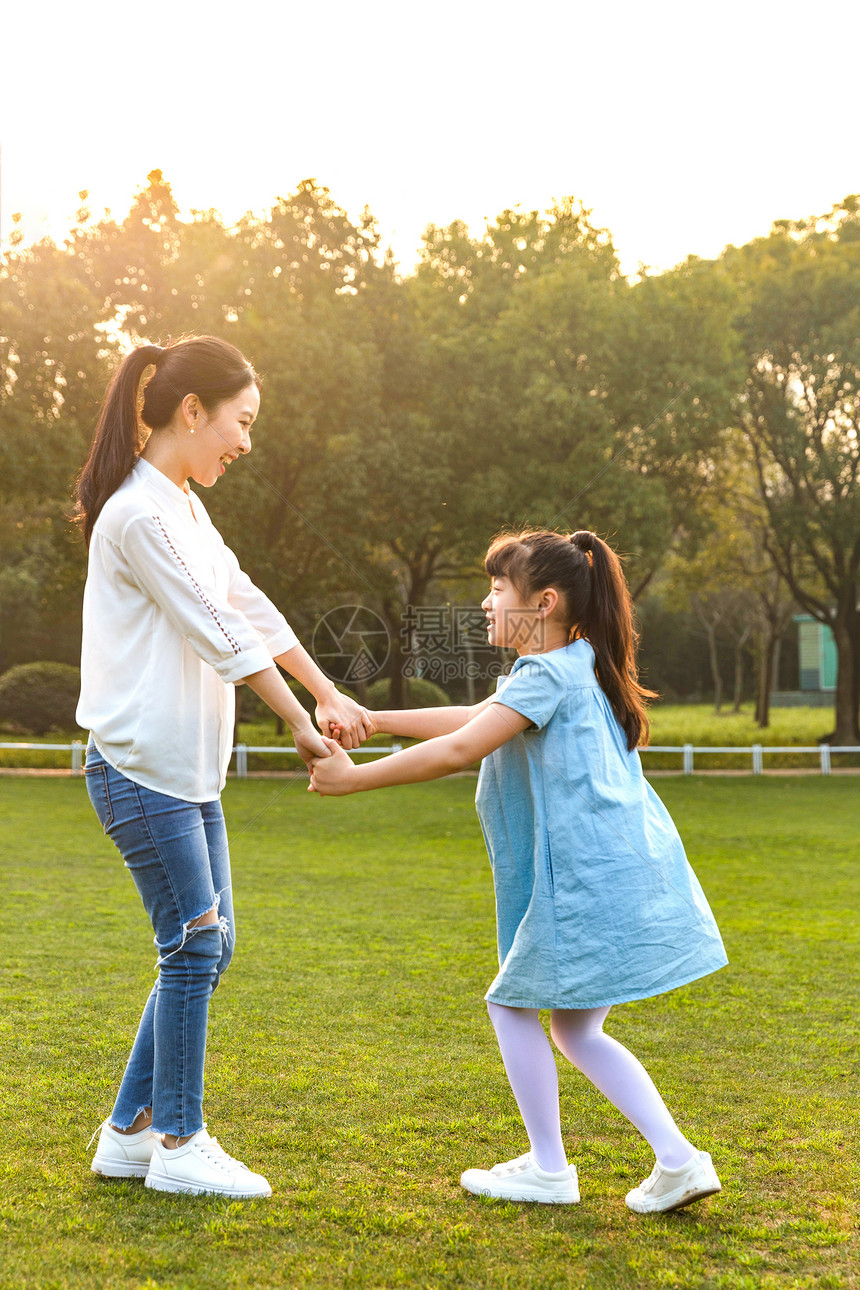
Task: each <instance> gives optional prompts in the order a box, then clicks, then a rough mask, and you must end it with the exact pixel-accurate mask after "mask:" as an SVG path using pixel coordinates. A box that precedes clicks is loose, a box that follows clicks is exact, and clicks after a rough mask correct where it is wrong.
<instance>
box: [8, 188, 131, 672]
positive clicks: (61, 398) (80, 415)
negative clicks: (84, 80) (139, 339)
mask: <svg viewBox="0 0 860 1290" xmlns="http://www.w3.org/2000/svg"><path fill="white" fill-rule="evenodd" d="M80 196H81V201H82V203H85V201H86V196H87V195H86V193H83V192H82V193H81V194H80ZM88 219H89V212H88V211H87V210H86V207H85V205H82V208H81V210H80V211H79V213H78V223H77V224H76V226H75V228H74V229H73V230H72V232H71V234H70V237H69V240H68V241H67V242H66V243H65V244H64V245H56V244H55V243H54V242H52V241H50V240H49V239H44V240H43V241H41V242H38V243H36V244H35V245H34V246H30V247H25V246H23V245H22V244H21V241H20V238H16V237H15V236H14V235H13V237H12V239H11V241H12V246H11V249H10V251H9V252H8V253H7V254H6V256H5V257H4V260H3V263H2V266H0V327H2V330H1V331H0V416H2V434H0V478H2V480H3V488H2V500H0V570H2V572H0V667H8V666H10V665H11V664H13V663H22V662H27V661H29V660H30V659H34V658H46V657H49V658H61V659H65V660H67V661H69V662H71V661H72V660H74V659H76V657H77V656H78V654H79V643H80V605H81V595H82V591H83V581H84V574H85V565H86V559H85V554H84V550H83V545H82V544H81V543H80V542H79V541H78V539H77V535H76V533H75V532H74V530H73V529H72V528H71V525H70V524H69V519H68V517H69V513H70V510H71V494H72V488H73V484H74V480H75V477H76V475H77V473H78V471H79V469H80V467H81V465H82V463H83V461H84V458H85V456H86V451H87V446H88V444H89V440H90V437H91V435H92V430H93V426H94V424H95V418H96V415H97V410H98V404H99V401H100V399H101V395H102V391H103V390H104V387H105V384H106V382H107V379H108V374H109V370H110V362H111V358H112V354H113V351H114V346H113V344H112V342H111V341H110V340H109V339H108V338H107V337H106V336H105V334H104V332H103V331H102V330H101V329H100V328H101V325H102V324H104V322H105V320H106V318H105V312H104V300H103V297H102V295H101V293H100V291H99V290H98V289H97V288H96V287H95V286H94V284H93V283H92V281H91V280H90V279H89V277H88V274H87V272H86V269H85V266H84V265H83V264H82V263H81V262H80V261H79V260H78V258H77V256H76V253H75V244H76V239H77V237H78V235H79V233H80V230H81V229H82V228H83V227H84V226H85V225H86V222H87V221H88Z"/></svg>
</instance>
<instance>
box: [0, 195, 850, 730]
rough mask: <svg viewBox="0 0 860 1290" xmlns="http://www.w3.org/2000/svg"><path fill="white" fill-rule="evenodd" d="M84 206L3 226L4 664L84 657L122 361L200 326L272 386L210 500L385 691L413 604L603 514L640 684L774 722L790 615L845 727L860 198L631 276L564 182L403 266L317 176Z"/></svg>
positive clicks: (267, 573)
mask: <svg viewBox="0 0 860 1290" xmlns="http://www.w3.org/2000/svg"><path fill="white" fill-rule="evenodd" d="M86 199H87V195H86V193H82V194H81V203H82V204H81V209H80V211H79V212H78V217H77V222H76V223H75V225H74V227H73V228H71V229H70V231H69V234H68V237H67V239H66V240H65V241H64V242H63V244H61V245H57V244H55V243H53V242H52V241H49V240H45V241H42V242H40V243H38V244H36V245H31V246H26V245H24V244H23V242H22V240H21V239H20V238H19V237H18V236H17V235H16V234H15V233H14V232H13V234H12V237H11V239H10V245H9V248H8V250H7V252H6V254H5V255H4V257H3V260H2V265H1V266H0V395H2V434H0V672H2V671H5V670H7V669H9V668H11V667H13V666H14V665H17V664H22V663H29V662H33V661H37V660H52V661H57V662H64V663H69V664H75V663H76V662H77V661H78V651H79V643H80V602H81V594H82V589H83V582H84V577H85V565H86V561H85V552H84V550H83V546H82V544H81V542H80V540H79V538H78V536H77V534H76V532H75V531H74V528H73V526H72V525H71V524H70V523H69V518H68V517H69V513H70V509H71V495H72V489H73V485H74V480H75V476H76V474H77V472H78V470H79V469H80V467H81V465H82V463H83V460H84V458H85V456H86V453H87V450H88V444H89V440H90V437H91V434H92V430H93V426H94V423H95V418H96V414H97V409H98V405H99V402H100V399H101V396H102V393H103V390H104V388H105V386H106V384H107V381H108V379H109V376H110V374H111V371H112V369H113V367H114V366H115V364H116V362H117V360H118V358H119V357H120V356H121V354H122V353H123V352H125V351H126V350H127V348H128V347H129V346H130V345H132V344H136V343H140V342H142V341H147V342H158V343H161V344H164V343H165V342H166V341H167V340H168V339H169V338H170V337H176V336H179V335H183V334H188V333H204V332H210V333H215V334H217V335H220V336H224V337H226V338H228V339H229V340H231V341H232V342H233V343H235V344H236V345H238V346H239V347H240V348H241V349H242V350H243V352H244V353H245V354H246V355H247V356H248V358H249V359H250V360H251V361H252V362H253V363H254V365H255V367H256V368H257V370H258V371H259V372H260V373H261V375H262V377H263V402H262V409H261V414H260V417H259V419H258V423H257V426H256V427H255V435H254V452H253V454H252V456H251V457H250V458H249V459H248V460H247V461H246V462H245V463H243V466H242V467H241V468H239V469H236V470H235V471H233V472H230V474H229V475H228V476H227V477H225V478H224V480H223V481H222V482H221V483H220V484H219V486H218V488H217V489H215V490H213V491H211V492H209V493H207V494H206V499H205V500H206V505H207V507H208V508H209V509H210V512H211V513H212V515H213V518H214V520H215V522H216V524H217V525H218V526H219V527H220V529H221V530H222V532H223V534H224V536H225V539H226V540H227V542H228V543H229V544H230V545H231V546H232V547H233V548H234V549H235V550H236V552H237V554H238V556H239V558H240V560H241V562H242V564H243V566H244V567H245V568H246V569H247V571H248V572H249V573H250V575H251V576H252V577H253V578H254V579H255V581H257V582H258V583H259V585H260V586H261V587H263V589H264V590H265V591H266V592H267V593H268V594H269V595H270V596H271V597H272V599H273V600H274V601H275V602H276V603H277V604H278V605H279V606H280V607H281V608H282V609H283V610H284V612H285V613H286V614H287V617H288V618H289V620H290V621H291V622H292V623H293V625H294V626H295V627H296V628H297V630H298V631H299V632H300V634H301V635H302V637H303V638H304V639H306V640H309V639H310V636H311V634H312V631H313V628H314V625H315V623H316V622H317V621H318V620H319V618H320V616H321V615H322V614H324V613H325V612H326V611H327V610H328V609H330V608H332V607H334V606H337V605H341V604H344V603H349V604H361V605H366V606H368V607H370V608H372V609H374V610H375V612H376V613H378V614H379V615H380V617H381V618H382V619H383V620H384V621H385V622H386V624H387V626H388V630H389V634H390V637H391V640H392V651H391V657H390V661H389V671H390V674H391V677H392V687H391V701H392V702H395V703H398V702H407V701H408V693H407V691H408V686H405V685H404V683H403V681H402V679H401V677H402V673H403V672H404V671H405V672H406V674H407V675H409V674H410V673H412V674H413V675H418V676H420V675H421V671H422V669H421V658H420V647H419V646H418V645H417V644H416V642H415V641H413V640H410V638H409V636H408V633H407V634H405V635H404V633H403V632H402V630H401V628H402V623H403V621H404V614H405V611H406V608H407V606H430V605H450V604H477V603H478V602H479V601H480V598H481V595H482V594H483V581H482V578H481V558H482V555H483V552H484V550H485V549H486V545H487V542H488V539H489V538H490V537H491V536H492V535H493V534H494V533H495V532H497V531H498V530H499V529H500V528H502V527H505V526H510V525H515V526H519V525H523V524H536V525H549V526H552V527H558V528H561V529H566V530H572V529H576V528H591V529H594V530H596V531H597V532H598V533H600V534H601V535H602V536H604V537H606V538H607V539H608V540H609V541H610V542H611V543H612V544H613V545H615V547H616V548H617V549H618V550H619V551H620V552H622V553H623V554H624V555H625V557H626V568H627V572H628V577H629V580H630V583H631V587H632V589H633V592H634V595H635V598H636V603H637V609H638V612H639V617H640V623H641V626H642V630H643V638H644V639H643V654H642V659H643V665H644V668H645V673H646V680H647V683H648V684H649V685H650V686H652V687H653V688H655V689H657V690H658V691H660V692H661V694H663V695H665V696H666V697H667V698H671V699H688V700H701V699H702V698H706V697H712V696H713V697H715V698H716V700H717V703H718V705H719V704H721V703H726V704H728V705H730V706H736V705H737V704H739V703H740V702H741V700H742V699H743V698H745V697H750V696H752V695H755V697H756V700H757V715H758V716H759V719H760V720H761V721H762V722H765V723H766V721H767V719H768V714H767V695H768V694H769V692H770V689H771V687H772V686H775V688H789V689H791V688H796V685H797V679H796V658H793V657H792V650H793V648H794V642H793V632H792V630H791V618H792V613H793V612H797V611H798V610H802V611H803V612H806V613H810V614H812V615H813V617H817V618H818V619H819V621H821V622H826V623H828V625H829V626H830V627H831V628H832V630H833V631H834V635H835V638H836V643H837V650H838V656H839V679H838V685H837V694H836V729H835V731H834V736H835V737H837V738H838V739H839V740H841V741H842V742H851V741H853V740H854V739H855V738H857V736H858V730H857V709H858V678H860V617H858V613H857V600H858V578H860V491H858V468H860V450H858V401H857V400H858V380H860V214H858V201H857V199H856V198H846V200H845V201H844V202H843V203H841V204H840V205H839V206H838V207H836V208H834V210H832V211H830V212H828V213H827V214H826V215H825V216H822V217H812V218H810V219H809V220H806V221H800V222H787V221H782V222H780V223H778V224H776V225H774V227H773V228H772V230H771V232H770V234H769V235H768V236H766V237H762V238H759V239H756V240H755V241H753V242H751V243H749V244H748V245H746V246H743V247H739V248H737V247H728V248H727V249H726V250H725V252H724V253H723V254H722V255H721V256H720V257H719V259H717V260H713V261H703V260H698V259H690V260H688V261H687V262H685V263H684V264H681V265H679V266H678V267H677V268H675V269H673V270H671V271H670V272H666V273H661V274H657V275H648V274H643V275H641V276H640V277H638V278H635V279H632V280H631V279H628V278H626V277H624V276H623V275H622V274H621V273H620V271H619V267H618V261H617V258H616V255H615V252H614V249H613V245H612V239H611V236H610V234H609V233H608V232H607V231H606V230H604V229H599V228H596V227H594V226H593V224H592V223H591V220H590V213H589V212H588V211H587V210H586V209H585V208H584V207H583V206H582V205H581V203H579V202H577V201H576V200H574V199H573V198H567V199H564V200H562V201H560V202H558V203H557V204H556V205H555V206H554V207H553V208H552V209H550V210H548V211H544V212H537V211H532V212H525V211H522V210H520V209H516V210H507V211H503V212H502V213H501V214H500V215H499V216H498V217H497V219H496V220H495V221H494V222H490V223H488V225H487V227H486V230H485V232H484V234H483V235H482V236H481V237H476V236H473V235H472V234H470V232H469V229H468V228H467V226H466V225H464V224H462V223H460V222H455V223H453V224H451V225H450V226H449V227H447V228H438V227H434V226H430V227H428V228H427V230H426V232H425V235H424V240H423V248H422V251H421V255H420V259H419V262H418V264H417V266H416V268H415V270H414V272H412V273H410V274H406V275H404V274H401V273H400V272H399V271H398V268H397V266H396V265H395V264H394V262H393V260H392V257H391V254H390V252H387V251H386V250H385V248H384V247H383V246H382V245H381V241H380V235H379V231H378V228H377V225H376V222H375V220H374V218H373V216H372V214H371V213H370V212H369V211H365V212H364V213H363V214H362V216H361V217H360V219H358V220H357V221H354V220H353V219H351V218H350V217H349V216H348V215H347V213H346V212H345V211H344V210H342V209H341V208H340V207H339V206H338V205H337V202H336V201H335V199H334V198H333V196H332V194H331V193H330V192H329V191H328V190H327V189H326V188H325V187H322V186H321V185H320V184H318V183H317V182H315V181H313V180H308V181H306V182H304V183H303V184H301V185H300V186H299V188H298V189H297V191H296V192H295V193H293V194H291V195H289V196H288V197H284V198H279V199H278V201H277V202H276V204H275V205H274V206H273V207H272V209H271V210H270V211H269V212H268V214H267V215H266V217H265V218H263V217H252V216H250V215H249V216H246V217H245V218H244V219H243V220H242V221H240V223H239V224H238V225H237V226H233V227H228V226H225V225H224V223H223V222H222V221H221V219H220V217H219V215H218V214H217V212H214V211H194V212H190V213H187V212H181V211H179V210H178V209H177V206H176V203H175V201H174V198H173V194H172V192H171V188H170V185H169V183H168V182H167V181H166V180H165V178H164V176H163V175H162V174H161V172H160V171H153V172H152V173H151V174H150V175H149V177H148V181H147V183H146V185H145V186H144V187H143V188H142V190H141V191H140V192H139V193H138V194H137V196H136V197H135V200H134V202H133V205H132V207H131V209H130V211H129V212H128V214H127V216H126V217H125V219H123V220H121V221H118V220H115V219H112V218H107V217H106V218H104V219H102V220H95V219H93V217H92V215H91V213H90V211H89V210H88V208H87V205H86ZM416 653H417V655H419V657H416ZM410 654H411V655H412V657H408V656H409V655H410ZM451 671H452V673H453V672H454V669H451ZM470 688H472V689H473V688H474V687H473V686H471V683H467V681H466V680H465V679H463V678H458V677H457V676H455V675H452V676H451V677H450V678H449V680H448V684H446V686H445V689H446V690H447V692H448V693H449V694H450V695H451V696H452V697H453V698H454V699H455V700H457V699H461V698H463V697H468V694H467V691H469V690H470ZM484 688H486V687H484Z"/></svg>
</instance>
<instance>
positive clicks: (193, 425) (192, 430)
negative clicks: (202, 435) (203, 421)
mask: <svg viewBox="0 0 860 1290" xmlns="http://www.w3.org/2000/svg"><path fill="white" fill-rule="evenodd" d="M196 429H197V418H196V417H195V418H194V420H193V421H192V422H191V433H192V434H194V431H195V430H196Z"/></svg>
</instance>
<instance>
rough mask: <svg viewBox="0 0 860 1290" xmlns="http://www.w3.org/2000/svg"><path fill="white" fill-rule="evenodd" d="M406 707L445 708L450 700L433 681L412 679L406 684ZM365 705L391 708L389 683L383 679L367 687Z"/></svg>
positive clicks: (418, 678)
mask: <svg viewBox="0 0 860 1290" xmlns="http://www.w3.org/2000/svg"><path fill="white" fill-rule="evenodd" d="M405 688H406V707H407V708H447V707H449V706H450V703H451V700H450V699H449V698H448V695H447V694H446V693H445V691H444V690H443V689H442V687H441V685H436V684H435V683H434V682H433V681H424V680H422V679H421V677H417V676H416V677H413V678H412V679H411V680H410V681H409V682H407V684H406V687H405ZM367 705H368V707H369V708H371V709H373V708H377V709H379V708H390V707H391V682H390V681H388V680H386V679H385V678H383V679H382V680H379V681H374V682H373V684H372V685H369V686H368V687H367Z"/></svg>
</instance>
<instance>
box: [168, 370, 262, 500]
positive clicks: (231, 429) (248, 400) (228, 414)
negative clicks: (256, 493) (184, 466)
mask: <svg viewBox="0 0 860 1290" xmlns="http://www.w3.org/2000/svg"><path fill="white" fill-rule="evenodd" d="M259 410H260V391H259V390H258V389H257V387H256V385H253V384H251V385H248V386H246V387H245V389H244V390H242V391H241V392H240V393H239V394H237V395H236V397H235V398H233V399H228V401H227V402H226V403H222V404H221V406H220V407H219V408H218V409H217V411H216V412H214V413H213V414H212V415H207V413H206V411H205V409H204V408H203V407H202V406H201V405H200V403H199V401H198V402H197V403H196V404H195V405H193V411H194V412H196V414H197V416H196V420H195V421H194V434H193V435H188V436H187V438H185V440H184V443H185V445H186V448H187V452H188V465H189V467H190V469H189V470H188V476H189V478H191V479H193V480H194V482H195V483H196V484H201V485H202V486H203V487H204V488H211V487H212V485H213V484H214V483H215V482H216V481H217V480H219V479H220V478H221V476H222V475H223V474H224V472H225V470H226V469H227V467H228V466H229V465H230V464H231V463H232V462H234V461H235V460H236V458H237V457H239V456H244V454H245V453H249V452H250V451H251V426H252V425H253V423H254V419H255V417H256V416H257V413H258V412H259Z"/></svg>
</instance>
